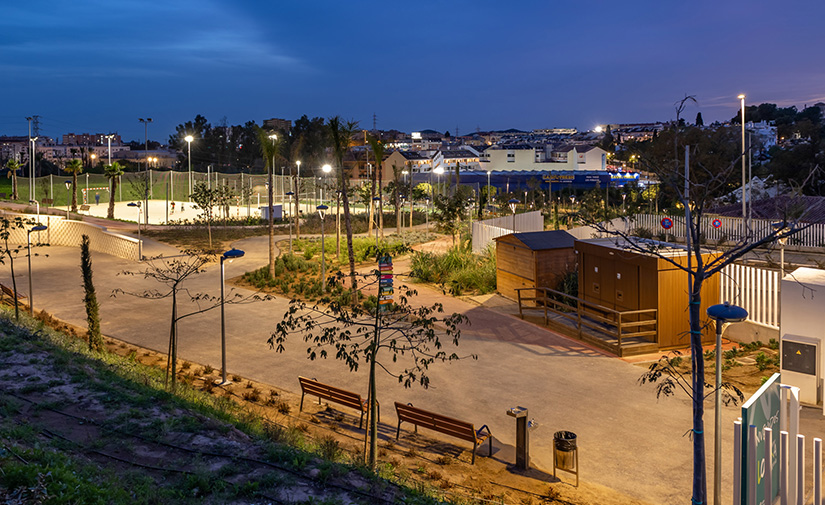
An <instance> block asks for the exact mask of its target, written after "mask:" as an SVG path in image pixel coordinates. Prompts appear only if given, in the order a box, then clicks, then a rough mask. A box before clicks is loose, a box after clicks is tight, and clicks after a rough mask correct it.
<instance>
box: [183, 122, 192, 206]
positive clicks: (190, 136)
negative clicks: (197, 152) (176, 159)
mask: <svg viewBox="0 0 825 505" xmlns="http://www.w3.org/2000/svg"><path fill="white" fill-rule="evenodd" d="M183 140H185V141H186V143H187V144H188V149H189V150H188V151H187V152H188V154H187V156H186V157H187V158H189V201H190V202H191V201H192V141H193V140H195V137H193V136H192V135H187V136H185V137H184V138H183Z"/></svg>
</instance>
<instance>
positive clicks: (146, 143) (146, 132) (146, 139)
mask: <svg viewBox="0 0 825 505" xmlns="http://www.w3.org/2000/svg"><path fill="white" fill-rule="evenodd" d="M138 121H140V122H141V123H143V139H144V146H143V156H148V155H149V123H151V122H152V118H150V117H147V118H146V119H143V118H142V117H141V118H138ZM138 166H140V163H139V162H138ZM146 168H147V169H148V168H149V162H148V161H147V162H146ZM147 210H148V209H147Z"/></svg>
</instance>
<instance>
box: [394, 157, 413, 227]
mask: <svg viewBox="0 0 825 505" xmlns="http://www.w3.org/2000/svg"><path fill="white" fill-rule="evenodd" d="M401 175H403V176H404V186H405V187H406V188H407V198H410V199H411V200H410V227H412V194H411V193H412V191H410V189H409V186H408V185H407V176H408V175H410V171H409V170H402V171H401ZM396 191H398V190H397V189H396ZM402 203H403V202H402ZM403 210H404V209H401V211H399V212H398V214H399V216H398V217H397V218H396V219H398V218H400V217H401V215H403V212H402V211H403ZM401 227H402V228H403V227H404V220H403V219H402V220H401Z"/></svg>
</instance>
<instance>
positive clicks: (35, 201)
mask: <svg viewBox="0 0 825 505" xmlns="http://www.w3.org/2000/svg"><path fill="white" fill-rule="evenodd" d="M29 203H33V204H34V205H35V206H36V207H37V224H40V202H38V201H37V200H29Z"/></svg>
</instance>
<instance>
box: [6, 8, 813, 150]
mask: <svg viewBox="0 0 825 505" xmlns="http://www.w3.org/2000/svg"><path fill="white" fill-rule="evenodd" d="M263 4H266V5H263ZM823 19H825V2H815V1H807V2H801V1H800V2H796V1H786V2H777V1H775V0H774V1H760V0H752V1H739V0H737V1H730V0H722V1H720V0H717V1H713V2H710V1H702V0H697V1H692V2H677V1H670V0H667V1H662V0H656V1H628V2H600V1H588V2H582V1H579V2H550V1H546V0H545V1H517V2H503V1H501V0H499V1H484V0H476V1H440V2H431V1H424V0H422V1H418V2H408V3H403V4H402V3H397V2H388V1H385V2H357V1H356V2H339V1H335V2H333V1H328V2H325V1H315V2H312V1H308V2H283V1H277V2H264V1H263V0H258V1H252V0H233V1H217V0H198V1H192V0H171V1H166V2H159V1H156V0H140V1H139V0H116V1H112V0H108V1H105V2H104V1H100V0H77V1H73V2H66V1H40V0H28V1H25V2H15V3H14V4H10V5H4V6H3V8H2V16H0V96H1V97H2V106H1V107H0V134H9V135H22V134H25V133H26V128H27V125H26V121H25V119H24V118H25V117H26V116H30V115H33V114H38V115H40V116H41V118H42V119H41V125H42V132H43V133H44V134H46V135H51V136H57V135H60V134H63V133H67V132H70V131H71V132H75V133H80V132H106V131H118V132H119V133H121V135H122V136H123V138H124V140H129V139H139V140H142V139H143V126H142V125H141V124H140V123H139V122H138V117H152V118H154V119H155V123H154V124H152V125H150V127H149V137H150V138H152V139H156V140H161V141H166V139H167V138H168V135H169V134H170V133H172V131H173V129H174V127H175V125H177V124H178V123H182V122H185V121H187V120H190V119H192V118H193V117H194V116H195V115H196V114H202V115H204V116H206V117H207V118H208V119H209V120H210V121H211V122H212V123H218V122H219V121H220V120H221V118H223V117H224V116H225V117H226V120H227V122H228V123H229V124H237V123H241V122H245V121H247V120H255V121H257V122H258V123H260V122H261V121H262V120H263V119H265V118H269V117H282V118H287V119H295V118H297V117H299V116H300V115H302V114H307V115H309V116H310V117H312V116H324V117H329V116H332V115H336V114H337V115H341V116H342V117H344V118H347V119H350V118H351V119H356V120H359V121H361V124H362V126H363V127H369V128H371V127H372V114H373V113H375V114H376V115H377V116H378V127H379V128H383V129H389V128H397V129H400V130H406V131H411V130H420V129H424V128H433V129H437V130H441V131H443V130H450V131H451V132H453V133H455V129H456V127H458V129H459V132H460V133H467V132H469V131H471V130H475V129H476V128H477V127H478V128H481V129H482V130H487V129H504V128H522V129H532V128H546V127H577V128H579V129H589V128H592V127H593V126H594V125H596V124H598V123H608V122H609V123H615V122H647V121H656V120H668V119H671V118H673V116H674V107H673V103H674V102H675V101H676V100H678V99H680V98H681V97H683V96H684V95H685V94H694V95H696V96H697V98H698V100H699V105H698V107H693V106H690V107H689V108H688V110H687V112H686V113H685V117H687V118H688V119H689V120H691V121H692V120H693V118H694V117H695V115H696V112H698V111H701V112H702V114H703V116H704V118H705V121H706V122H709V121H712V120H716V119H720V120H722V119H727V118H730V117H731V116H732V115H733V114H735V112H736V109H737V106H738V101H737V99H736V95H737V94H739V93H742V92H744V93H747V95H748V103H761V102H774V103H778V104H780V105H783V106H786V105H797V106H798V107H800V108H801V107H802V106H803V105H805V104H812V103H814V102H816V101H825V87H823V83H825V65H823V62H824V60H825V57H823V49H825V30H823V29H822V23H823Z"/></svg>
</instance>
